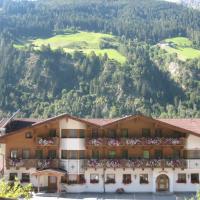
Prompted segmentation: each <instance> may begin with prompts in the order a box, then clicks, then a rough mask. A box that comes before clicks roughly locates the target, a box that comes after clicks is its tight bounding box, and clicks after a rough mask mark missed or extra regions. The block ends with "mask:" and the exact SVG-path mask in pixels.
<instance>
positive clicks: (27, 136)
mask: <svg viewBox="0 0 200 200" xmlns="http://www.w3.org/2000/svg"><path fill="white" fill-rule="evenodd" d="M32 137H33V135H32V132H26V133H25V138H27V139H30V138H32Z"/></svg>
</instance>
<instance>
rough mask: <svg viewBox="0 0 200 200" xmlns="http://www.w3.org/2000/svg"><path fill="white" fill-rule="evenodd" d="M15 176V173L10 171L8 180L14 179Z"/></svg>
mask: <svg viewBox="0 0 200 200" xmlns="http://www.w3.org/2000/svg"><path fill="white" fill-rule="evenodd" d="M15 177H17V173H10V177H9V180H10V181H14V180H15Z"/></svg>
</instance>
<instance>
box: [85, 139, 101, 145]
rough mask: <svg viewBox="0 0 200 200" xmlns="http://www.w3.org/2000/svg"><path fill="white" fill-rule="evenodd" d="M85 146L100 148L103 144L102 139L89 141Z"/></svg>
mask: <svg viewBox="0 0 200 200" xmlns="http://www.w3.org/2000/svg"><path fill="white" fill-rule="evenodd" d="M87 144H88V145H94V146H100V145H102V144H103V139H102V138H97V139H89V140H88V142H87Z"/></svg>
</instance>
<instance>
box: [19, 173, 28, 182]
mask: <svg viewBox="0 0 200 200" xmlns="http://www.w3.org/2000/svg"><path fill="white" fill-rule="evenodd" d="M21 181H22V182H26V183H29V182H30V175H29V174H28V173H22V179H21Z"/></svg>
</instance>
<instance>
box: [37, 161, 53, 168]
mask: <svg viewBox="0 0 200 200" xmlns="http://www.w3.org/2000/svg"><path fill="white" fill-rule="evenodd" d="M49 165H50V161H49V160H38V163H37V166H38V168H39V169H46V168H48V167H49Z"/></svg>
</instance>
